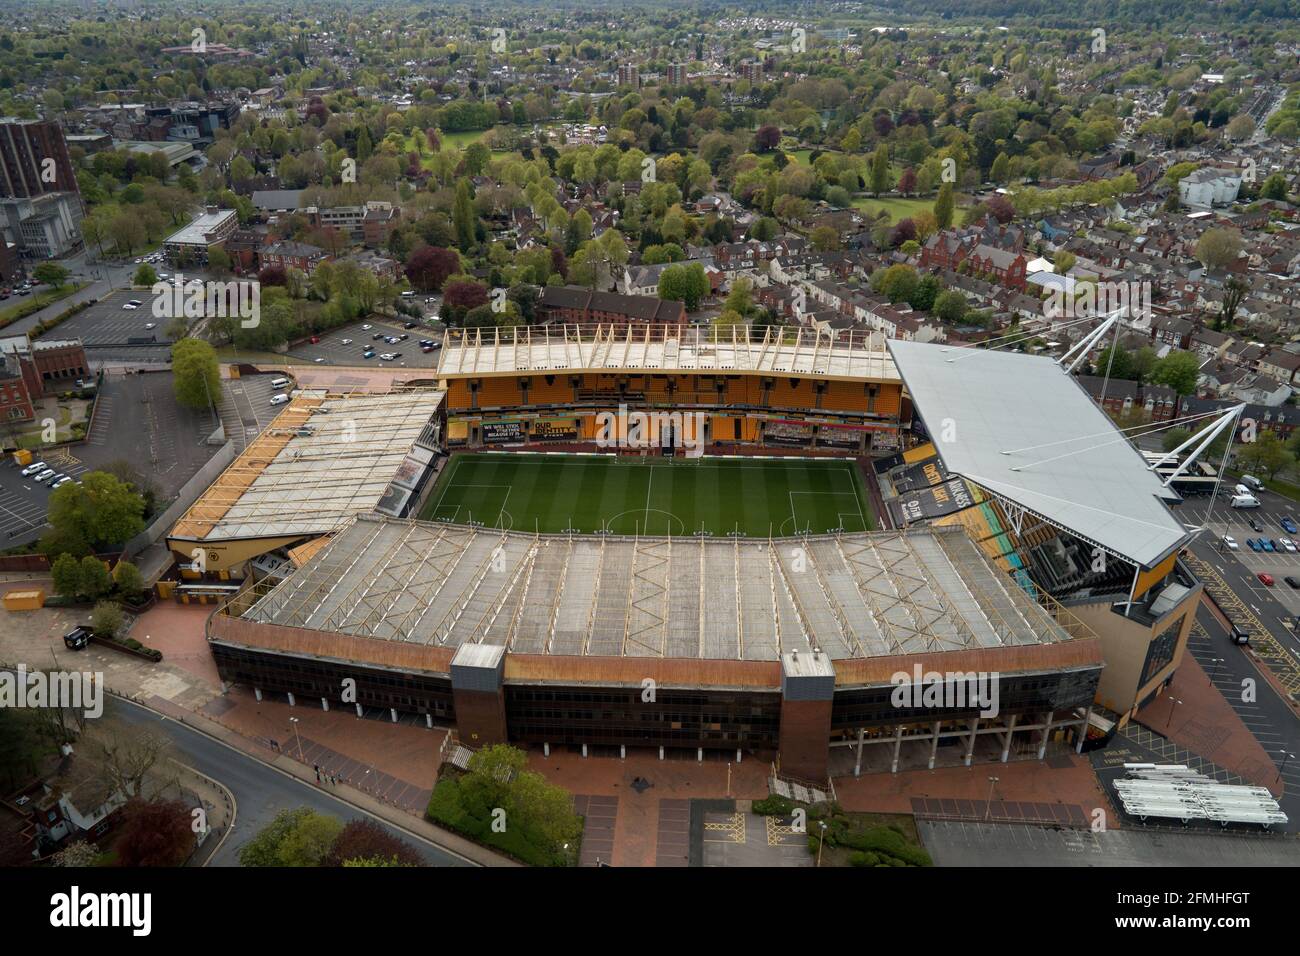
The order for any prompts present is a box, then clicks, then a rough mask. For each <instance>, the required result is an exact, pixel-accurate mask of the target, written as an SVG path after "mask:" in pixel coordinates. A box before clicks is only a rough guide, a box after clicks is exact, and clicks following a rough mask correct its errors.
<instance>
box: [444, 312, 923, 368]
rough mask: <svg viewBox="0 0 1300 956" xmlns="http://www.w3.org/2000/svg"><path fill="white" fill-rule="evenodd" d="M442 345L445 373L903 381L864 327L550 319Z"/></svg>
mask: <svg viewBox="0 0 1300 956" xmlns="http://www.w3.org/2000/svg"><path fill="white" fill-rule="evenodd" d="M442 344H443V347H442V351H441V353H440V357H439V360H438V374H439V375H440V376H451V375H493V374H497V375H504V374H518V373H521V372H583V371H606V370H609V371H615V370H617V371H625V370H632V369H635V370H646V371H654V372H720V373H724V374H726V373H736V372H760V373H763V372H765V373H768V374H781V375H823V376H826V377H827V378H841V379H858V380H870V381H895V382H896V381H898V372H897V370H896V369H895V368H894V362H893V360H892V359H891V358H890V357H889V354H888V353H887V352H884V351H882V350H880V349H878V348H872V347H871V346H870V333H869V332H868V331H866V330H851V331H845V332H840V333H837V334H836V335H831V334H827V333H818V332H816V331H814V330H812V329H806V328H801V329H778V328H770V327H763V328H753V329H750V328H745V327H732V328H727V329H715V328H712V327H710V326H705V327H700V326H694V325H674V326H660V327H655V328H637V329H633V328H624V327H619V326H608V325H603V326H602V325H549V326H523V327H518V328H492V329H486V330H485V329H472V330H469V329H467V330H460V329H449V330H447V332H446V333H444V336H443V343H442Z"/></svg>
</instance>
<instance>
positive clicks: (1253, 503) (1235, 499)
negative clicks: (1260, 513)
mask: <svg viewBox="0 0 1300 956" xmlns="http://www.w3.org/2000/svg"><path fill="white" fill-rule="evenodd" d="M1232 507H1234V508H1258V507H1259V499H1258V498H1256V497H1255V496H1254V495H1233V496H1232Z"/></svg>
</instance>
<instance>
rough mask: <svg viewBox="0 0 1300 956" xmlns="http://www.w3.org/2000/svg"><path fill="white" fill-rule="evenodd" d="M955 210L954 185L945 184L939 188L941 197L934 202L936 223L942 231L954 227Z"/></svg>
mask: <svg viewBox="0 0 1300 956" xmlns="http://www.w3.org/2000/svg"><path fill="white" fill-rule="evenodd" d="M953 208H954V207H953V198H952V183H944V184H943V185H942V186H940V187H939V195H938V196H937V197H936V198H935V200H934V221H935V222H936V223H938V224H939V228H940V229H947V228H948V227H949V226H951V225H952V213H953Z"/></svg>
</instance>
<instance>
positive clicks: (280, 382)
mask: <svg viewBox="0 0 1300 956" xmlns="http://www.w3.org/2000/svg"><path fill="white" fill-rule="evenodd" d="M271 387H272V388H273V389H275V390H276V391H279V390H280V389H282V388H288V387H289V380H288V379H287V378H273V379H271Z"/></svg>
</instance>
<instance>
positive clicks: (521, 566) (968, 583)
mask: <svg viewBox="0 0 1300 956" xmlns="http://www.w3.org/2000/svg"><path fill="white" fill-rule="evenodd" d="M240 600H241V601H242V602H244V603H242V604H240V603H238V602H237V603H236V604H235V605H232V612H233V613H236V614H239V615H240V616H241V617H242V618H243V619H244V620H245V621H253V622H261V623H263V624H273V625H280V626H284V627H289V628H298V629H307V630H310V631H313V632H327V633H338V634H344V635H353V636H356V637H361V638H369V639H372V640H378V641H383V642H396V643H402V644H411V645H418V646H421V647H426V648H436V647H442V648H455V647H459V646H461V645H463V644H471V643H482V644H493V645H500V646H503V647H506V648H507V649H508V650H509V651H511V652H512V653H515V654H541V655H562V656H598V657H641V658H646V657H654V658H695V659H713V660H718V659H724V660H739V661H776V660H778V659H779V657H780V655H781V654H782V653H785V652H789V651H791V650H798V651H805V650H812V649H814V648H817V649H820V650H822V651H824V652H826V653H827V654H828V655H830V657H831V658H833V659H845V658H872V657H883V656H888V655H895V654H915V653H926V652H935V651H957V650H979V649H995V648H1006V647H1021V648H1023V647H1028V646H1035V645H1044V644H1055V643H1059V642H1063V641H1067V640H1069V639H1070V638H1072V637H1086V636H1091V635H1090V632H1088V631H1087V629H1086V628H1084V627H1083V626H1082V625H1081V624H1079V623H1078V622H1077V621H1076V620H1075V619H1074V618H1072V617H1071V616H1070V614H1069V612H1068V611H1066V610H1064V609H1063V608H1060V607H1059V605H1055V604H1054V603H1051V599H1050V598H1044V599H1043V600H1044V602H1045V603H1044V604H1041V605H1040V604H1038V603H1036V602H1035V601H1034V600H1033V599H1031V598H1030V597H1029V596H1028V595H1027V594H1026V593H1025V592H1024V591H1022V590H1020V589H1019V588H1018V587H1016V585H1015V584H1014V582H1012V581H1011V580H1010V579H1009V578H1007V577H1006V576H1005V575H1003V574H1001V573H999V572H998V571H997V570H996V569H995V568H994V567H993V566H992V565H991V564H990V563H989V562H988V560H987V559H986V558H985V557H984V556H983V554H982V553H981V552H980V550H979V549H978V547H977V546H976V545H975V544H974V543H973V542H972V541H971V539H970V538H969V537H967V536H966V534H965V533H964V532H963V531H961V530H960V529H937V528H936V529H922V530H913V531H907V532H902V533H899V532H889V533H872V534H856V535H843V536H823V537H809V538H799V539H778V540H775V541H772V540H753V539H748V540H742V539H711V538H704V537H701V538H671V539H670V538H646V537H638V538H633V537H619V536H612V535H605V536H600V535H587V536H583V535H538V534H524V533H512V532H506V531H501V530H493V529H488V528H482V527H468V526H462V525H453V524H448V523H441V522H420V521H409V520H393V519H388V518H382V517H380V516H377V515H360V516H358V517H357V518H356V519H355V520H354V521H353V522H352V523H351V524H350V525H349V526H348V527H346V528H344V529H343V530H341V531H339V532H338V534H336V535H335V536H334V537H333V538H332V539H331V540H330V542H329V544H328V545H326V546H325V547H324V548H322V549H321V550H320V551H319V552H318V553H317V554H316V555H315V556H314V557H312V558H311V560H310V561H309V562H308V563H307V564H306V565H305V566H304V567H302V568H301V569H300V570H299V571H297V572H296V573H295V574H293V575H292V576H290V577H289V578H288V579H286V580H285V581H284V582H282V583H281V584H279V585H277V586H276V587H275V588H274V589H272V590H270V591H269V593H265V594H264V595H262V596H260V597H258V596H257V595H256V594H253V593H250V594H249V595H247V596H241V599H240ZM1049 608H1050V609H1049Z"/></svg>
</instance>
